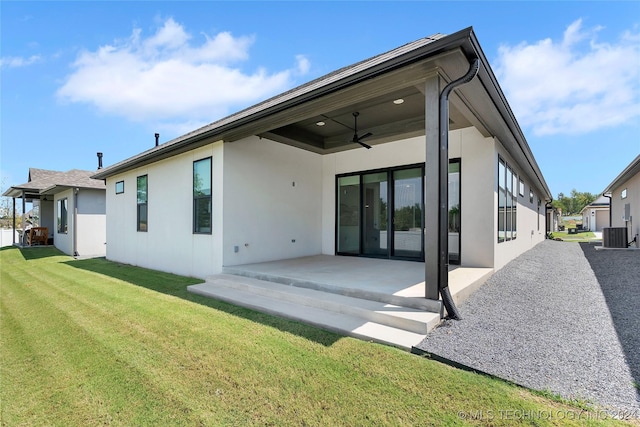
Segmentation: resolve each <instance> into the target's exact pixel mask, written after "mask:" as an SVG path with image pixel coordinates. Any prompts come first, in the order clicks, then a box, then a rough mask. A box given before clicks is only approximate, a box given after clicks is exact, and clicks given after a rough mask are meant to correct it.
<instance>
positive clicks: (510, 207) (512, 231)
mask: <svg viewBox="0 0 640 427" xmlns="http://www.w3.org/2000/svg"><path fill="white" fill-rule="evenodd" d="M501 165H502V167H504V182H503V183H502V184H503V185H504V193H505V194H504V195H505V202H504V203H505V205H504V212H503V213H502V215H504V218H503V225H504V228H503V229H501V228H500V214H501V213H500V168H501ZM509 172H511V182H509ZM516 180H518V174H517V173H516V172H515V169H513V167H512V166H511V164H510V163H509V162H507V160H506V159H504V158H503V157H502V156H501V155H500V154H498V177H497V180H496V181H497V191H498V208H497V218H496V220H497V227H496V228H497V236H496V238H497V240H498V243H502V242H509V241H511V240H515V239H516V238H517V236H518V216H517V211H518V206H517V205H518V196H517V193H515V189H514V188H513V186H514V181H516ZM518 182H519V181H518ZM509 184H511V191H509ZM507 217H510V221H507ZM509 224H511V226H509ZM501 231H503V232H504V237H502V238H501V237H500V232H501Z"/></svg>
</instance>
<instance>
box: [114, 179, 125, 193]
mask: <svg viewBox="0 0 640 427" xmlns="http://www.w3.org/2000/svg"><path fill="white" fill-rule="evenodd" d="M118 184H122V190H120V191H118ZM122 193H124V180H123V181H116V194H122Z"/></svg>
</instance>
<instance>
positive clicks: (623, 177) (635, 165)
mask: <svg viewBox="0 0 640 427" xmlns="http://www.w3.org/2000/svg"><path fill="white" fill-rule="evenodd" d="M638 173H640V154H638V156H637V157H636V158H635V159H633V161H632V162H631V163H629V165H628V166H627V167H626V168H624V170H623V171H622V172H620V175H618V176H617V177H616V178H615V179H614V180H613V181H612V182H611V184H609V185H608V186H607V188H605V189H604V191H603V192H602V194H605V193H610V192H611V191H613V190H615V189H616V188H618V187H619V186H620V185H622V184H624V183H625V182H627V181H629V180H630V179H631V177H633V176H635V175H637V174H638Z"/></svg>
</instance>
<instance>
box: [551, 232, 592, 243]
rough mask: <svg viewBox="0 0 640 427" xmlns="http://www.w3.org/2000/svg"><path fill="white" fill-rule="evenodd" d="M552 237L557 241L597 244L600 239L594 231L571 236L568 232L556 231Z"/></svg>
mask: <svg viewBox="0 0 640 427" xmlns="http://www.w3.org/2000/svg"><path fill="white" fill-rule="evenodd" d="M551 236H552V237H553V238H554V239H556V238H559V239H562V240H563V241H566V242H597V241H600V239H598V238H596V236H595V234H593V232H592V231H578V232H577V233H576V234H569V232H568V231H554V232H553V233H551Z"/></svg>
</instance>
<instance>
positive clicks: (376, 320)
mask: <svg viewBox="0 0 640 427" xmlns="http://www.w3.org/2000/svg"><path fill="white" fill-rule="evenodd" d="M188 290H189V292H193V293H196V294H199V295H203V296H207V297H212V298H216V299H220V300H223V301H227V302H230V303H232V304H236V305H240V306H243V307H248V308H251V309H254V310H257V311H262V312H266V313H270V314H274V315H277V316H282V317H286V318H290V319H295V320H299V321H302V322H304V323H309V324H311V325H314V326H317V327H320V328H323V329H327V330H331V331H334V332H339V333H342V334H345V335H348V336H353V337H356V338H360V339H366V340H372V341H376V342H380V343H384V344H389V345H393V346H396V347H400V348H403V349H407V350H410V349H411V347H412V346H415V345H416V344H417V343H419V342H421V341H422V339H423V338H424V337H425V335H426V334H427V332H429V331H430V330H431V329H432V328H433V327H435V326H436V325H437V324H438V323H439V322H440V316H439V314H437V313H431V312H427V311H424V310H418V309H414V308H410V307H401V306H396V305H391V304H385V303H380V302H376V301H370V300H366V299H360V298H354V297H349V296H345V295H339V294H335V293H330V292H323V291H318V290H313V289H308V288H300V287H296V286H288V285H283V284H279V283H274V282H268V281H264V280H259V279H253V278H248V277H239V276H233V275H228V274H220V275H216V276H213V277H210V278H209V279H208V280H207V282H205V283H202V284H198V285H191V286H189V287H188Z"/></svg>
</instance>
